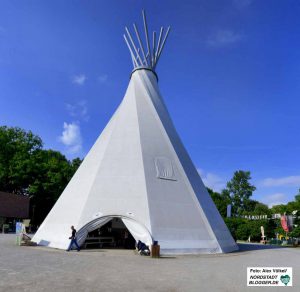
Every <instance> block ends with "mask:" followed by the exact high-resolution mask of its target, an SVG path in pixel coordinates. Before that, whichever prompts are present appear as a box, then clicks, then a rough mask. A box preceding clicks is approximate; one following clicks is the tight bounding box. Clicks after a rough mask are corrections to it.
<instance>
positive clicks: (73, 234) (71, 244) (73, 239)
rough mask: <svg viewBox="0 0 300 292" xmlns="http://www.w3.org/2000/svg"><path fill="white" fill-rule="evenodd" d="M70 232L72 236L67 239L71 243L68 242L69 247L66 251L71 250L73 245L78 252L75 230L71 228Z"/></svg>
mask: <svg viewBox="0 0 300 292" xmlns="http://www.w3.org/2000/svg"><path fill="white" fill-rule="evenodd" d="M71 230H72V235H71V236H70V237H69V239H71V242H70V245H69V247H68V249H67V251H70V250H71V249H72V246H73V244H75V245H76V247H77V251H80V247H79V245H78V243H77V240H76V229H75V228H74V226H71Z"/></svg>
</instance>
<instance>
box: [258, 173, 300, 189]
mask: <svg viewBox="0 0 300 292" xmlns="http://www.w3.org/2000/svg"><path fill="white" fill-rule="evenodd" d="M261 184H262V185H263V186H265V187H278V186H288V187H290V186H299V185H300V175H293V176H286V177H279V178H266V179H264V180H263V181H262V182H261Z"/></svg>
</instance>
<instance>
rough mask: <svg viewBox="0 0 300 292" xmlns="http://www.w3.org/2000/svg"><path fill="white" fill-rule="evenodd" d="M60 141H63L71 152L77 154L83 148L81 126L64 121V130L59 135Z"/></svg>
mask: <svg viewBox="0 0 300 292" xmlns="http://www.w3.org/2000/svg"><path fill="white" fill-rule="evenodd" d="M59 141H60V142H62V143H63V144H64V145H65V146H66V147H67V151H68V152H69V153H70V154H75V153H78V152H80V151H81V149H82V137H81V132H80V126H79V125H78V124H76V123H74V122H73V123H70V124H68V123H66V122H65V123H64V130H63V132H62V134H61V136H60V137H59Z"/></svg>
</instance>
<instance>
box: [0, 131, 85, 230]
mask: <svg viewBox="0 0 300 292" xmlns="http://www.w3.org/2000/svg"><path fill="white" fill-rule="evenodd" d="M42 146H43V143H42V140H41V138H40V137H38V136H36V135H34V134H33V133H32V132H31V131H28V132H26V131H24V130H22V129H20V128H9V127H6V126H3V127H0V190H1V191H6V192H9V193H16V194H22V195H29V196H30V209H31V219H33V220H32V221H33V222H34V223H35V224H40V223H41V222H42V221H43V220H44V218H45V216H46V215H47V214H48V212H49V211H50V209H51V208H52V206H53V205H54V203H55V202H56V200H57V199H58V197H59V196H60V194H61V193H62V191H63V190H64V188H65V187H66V185H67V184H68V182H69V180H70V179H71V178H72V176H73V174H74V173H75V171H76V170H77V168H78V167H79V165H80V163H81V160H80V159H79V158H76V159H74V160H72V161H68V160H67V159H66V157H65V156H64V155H62V154H61V153H60V152H58V151H53V150H44V149H42Z"/></svg>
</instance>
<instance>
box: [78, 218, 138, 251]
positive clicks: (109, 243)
mask: <svg viewBox="0 0 300 292" xmlns="http://www.w3.org/2000/svg"><path fill="white" fill-rule="evenodd" d="M82 247H83V248H86V249H95V248H116V249H134V248H135V239H134V238H133V236H132V235H131V233H130V232H129V230H128V229H127V228H126V226H125V224H124V223H123V221H122V219H121V218H117V217H113V218H111V220H109V221H108V222H107V223H105V224H104V225H102V226H101V227H98V228H96V229H94V230H92V231H90V232H88V234H87V237H86V239H85V242H84V243H83V245H82Z"/></svg>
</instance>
